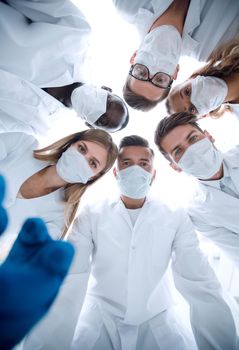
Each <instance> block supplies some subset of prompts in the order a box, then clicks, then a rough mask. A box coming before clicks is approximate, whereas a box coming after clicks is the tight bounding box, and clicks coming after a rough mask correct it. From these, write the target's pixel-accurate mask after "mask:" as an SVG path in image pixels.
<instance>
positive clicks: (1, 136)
mask: <svg viewBox="0 0 239 350" xmlns="http://www.w3.org/2000/svg"><path fill="white" fill-rule="evenodd" d="M37 146H38V142H37V140H36V139H35V138H34V136H32V135H27V134H25V133H22V132H6V133H0V172H1V166H3V165H4V163H5V160H6V159H7V158H8V157H10V156H11V154H13V153H15V152H18V150H19V147H20V148H21V149H25V150H27V149H29V147H34V148H37Z"/></svg>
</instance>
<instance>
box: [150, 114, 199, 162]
mask: <svg viewBox="0 0 239 350" xmlns="http://www.w3.org/2000/svg"><path fill="white" fill-rule="evenodd" d="M188 124H190V125H192V126H193V127H194V128H196V129H198V130H200V131H201V132H202V133H203V130H202V129H201V128H200V126H199V125H198V123H197V117H196V116H195V115H194V114H191V113H189V112H179V113H174V114H171V115H170V116H167V117H165V118H163V119H162V120H161V121H160V122H159V124H158V126H157V128H156V130H155V133H154V142H155V144H156V145H157V146H158V149H159V151H160V152H161V153H162V154H163V155H164V156H165V158H167V159H168V160H170V159H169V157H168V155H167V152H165V150H164V149H163V148H162V147H161V143H162V141H163V139H164V137H165V136H167V135H168V134H169V132H170V131H172V130H173V129H174V128H176V127H177V126H180V125H188Z"/></svg>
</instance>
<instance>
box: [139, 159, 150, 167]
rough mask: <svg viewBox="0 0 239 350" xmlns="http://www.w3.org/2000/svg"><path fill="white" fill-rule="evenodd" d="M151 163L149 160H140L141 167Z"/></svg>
mask: <svg viewBox="0 0 239 350" xmlns="http://www.w3.org/2000/svg"><path fill="white" fill-rule="evenodd" d="M148 165H149V163H148V162H147V161H142V162H140V166H141V167H144V168H145V167H147V166H148Z"/></svg>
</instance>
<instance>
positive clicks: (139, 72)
mask: <svg viewBox="0 0 239 350" xmlns="http://www.w3.org/2000/svg"><path fill="white" fill-rule="evenodd" d="M133 72H134V75H135V76H136V77H137V78H140V79H147V78H148V72H147V70H146V69H145V67H144V66H140V65H137V66H135V68H134V71H133Z"/></svg>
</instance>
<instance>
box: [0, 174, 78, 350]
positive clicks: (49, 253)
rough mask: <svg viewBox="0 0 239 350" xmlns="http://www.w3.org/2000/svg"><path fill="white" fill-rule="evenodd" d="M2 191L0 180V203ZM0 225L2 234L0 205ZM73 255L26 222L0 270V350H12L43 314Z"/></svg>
mask: <svg viewBox="0 0 239 350" xmlns="http://www.w3.org/2000/svg"><path fill="white" fill-rule="evenodd" d="M3 190H4V182H3V179H2V178H1V177H0V200H1V201H2V199H3V195H2V192H3ZM2 218H3V219H2ZM0 221H1V225H0V230H1V231H0V232H2V231H3V229H4V228H5V227H6V222H7V216H6V211H5V210H4V209H3V208H2V206H1V203H0ZM0 249H1V247H0ZM73 255H74V249H73V246H72V245H71V244H70V243H67V242H62V241H54V240H53V239H52V238H51V237H50V236H49V234H48V232H47V228H46V226H45V224H44V222H43V221H42V220H41V219H39V218H33V219H28V220H26V222H25V223H24V225H23V227H22V229H21V231H20V233H19V235H18V237H17V239H16V241H15V243H14V245H13V247H12V249H11V251H10V253H9V255H8V257H7V258H6V260H5V261H4V263H3V264H2V265H1V266H0V349H1V350H7V349H11V348H12V347H13V346H14V345H16V344H17V343H18V342H19V341H20V340H21V339H22V338H23V337H24V336H25V335H26V334H27V333H28V332H29V330H30V329H31V328H32V327H33V326H34V325H35V324H36V323H37V321H39V320H40V319H41V318H42V317H43V316H44V315H45V314H46V312H47V311H48V309H49V307H50V306H51V304H52V302H53V300H54V299H55V297H56V295H57V292H58V290H59V288H60V286H61V284H62V281H63V279H64V277H65V276H66V274H67V271H68V269H69V267H70V264H71V262H72V258H73Z"/></svg>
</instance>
